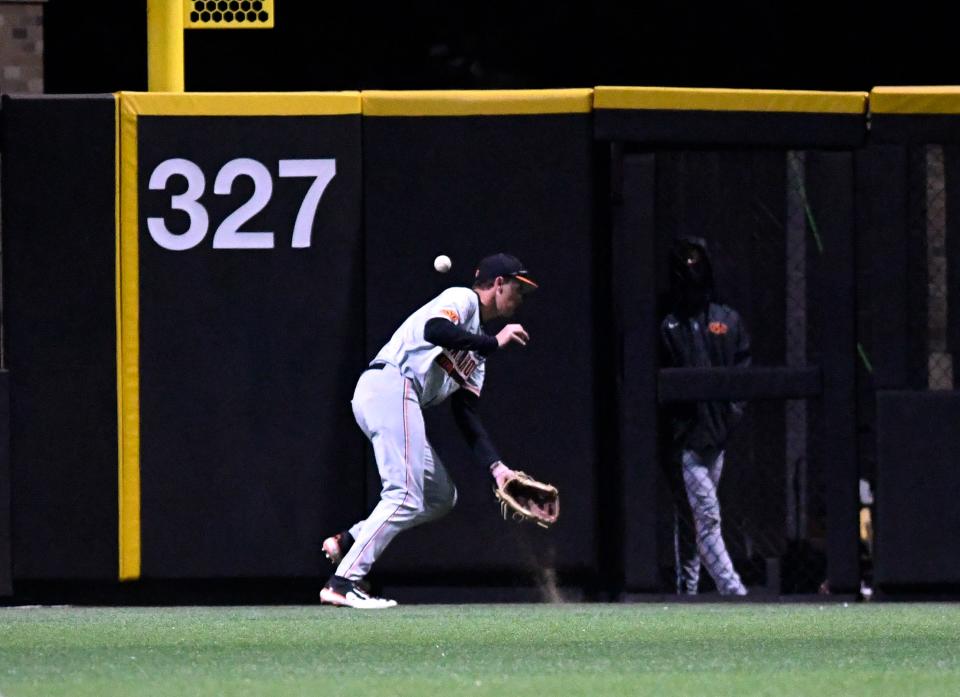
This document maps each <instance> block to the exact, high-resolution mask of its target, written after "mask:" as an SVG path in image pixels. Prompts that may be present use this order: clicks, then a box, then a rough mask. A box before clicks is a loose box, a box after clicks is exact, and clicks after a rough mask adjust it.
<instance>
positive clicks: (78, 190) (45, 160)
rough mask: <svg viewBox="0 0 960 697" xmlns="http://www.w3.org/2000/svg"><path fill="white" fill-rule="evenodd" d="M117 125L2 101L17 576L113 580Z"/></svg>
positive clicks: (80, 105) (102, 105)
mask: <svg viewBox="0 0 960 697" xmlns="http://www.w3.org/2000/svg"><path fill="white" fill-rule="evenodd" d="M115 116H116V105H115V100H114V97H112V96H110V95H105V96H77V97H10V96H6V97H4V99H3V120H4V127H3V267H4V268H3V270H4V274H3V291H4V293H3V299H4V330H5V337H4V339H5V342H6V362H7V368H8V369H9V371H10V447H11V475H12V479H11V490H12V512H13V569H14V577H15V578H28V579H47V578H74V579H109V578H116V575H117V388H116V371H117V362H116V360H117V359H116V347H117V338H116V332H115V326H116V315H115V313H116V309H115V307H116V306H115V298H116V284H115V276H114V266H115V256H116V236H115V228H116V205H115V203H116V188H115V186H116V182H115V179H114V171H115V166H116V148H115V141H116V137H115V122H116V119H115Z"/></svg>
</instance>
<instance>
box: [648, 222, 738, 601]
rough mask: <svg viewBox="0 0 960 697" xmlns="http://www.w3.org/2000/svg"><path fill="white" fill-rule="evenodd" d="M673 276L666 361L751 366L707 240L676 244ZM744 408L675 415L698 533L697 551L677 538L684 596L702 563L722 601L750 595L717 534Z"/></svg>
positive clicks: (699, 405)
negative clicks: (717, 286) (726, 465)
mask: <svg viewBox="0 0 960 697" xmlns="http://www.w3.org/2000/svg"><path fill="white" fill-rule="evenodd" d="M670 272H671V284H672V292H673V298H672V308H671V309H672V312H671V313H670V314H669V315H667V316H666V318H664V320H663V323H662V324H661V326H660V333H661V338H662V341H663V346H664V348H665V349H666V353H667V361H668V363H670V364H672V365H673V366H676V367H710V366H738V367H745V366H748V365H750V341H749V338H748V337H747V331H746V328H745V327H744V326H743V322H742V321H741V319H740V315H738V314H737V312H736V310H734V309H733V308H731V307H728V306H727V305H722V304H720V303H718V302H715V301H714V300H713V295H714V289H713V270H712V268H711V265H710V258H709V256H708V255H707V245H706V242H704V241H703V240H702V239H700V238H695V237H688V238H682V239H680V240H677V241H676V242H675V244H674V246H673V250H672V252H671V259H670ZM743 409H744V404H743V402H720V401H709V402H708V401H702V402H695V403H688V404H684V405H681V406H679V407H677V408H675V409H674V410H673V413H672V414H671V416H672V418H671V426H672V430H673V445H674V448H675V455H674V457H675V459H679V461H680V462H679V465H680V470H681V473H682V475H683V489H684V491H685V493H686V499H687V502H688V503H689V504H690V512H691V513H692V516H693V524H694V528H695V531H696V545H693V544H690V543H689V541H688V540H687V536H686V535H682V534H680V533H682V532H685V531H679V530H678V531H677V532H678V534H677V561H678V564H677V591H678V592H679V593H683V594H687V595H695V594H696V593H697V586H698V584H699V581H700V566H701V563H702V564H703V566H705V567H706V569H707V571H708V572H709V573H710V576H711V577H713V580H714V582H715V583H716V585H717V590H718V591H719V592H720V594H721V595H746V594H747V589H746V588H745V587H744V585H743V582H742V581H741V580H740V576H739V575H738V574H737V572H736V570H735V569H734V568H733V562H731V560H730V555H729V554H728V553H727V547H726V545H725V544H724V541H723V536H722V535H721V533H720V502H719V499H718V498H717V489H718V487H719V486H720V474H721V472H722V471H723V458H724V451H725V448H726V443H727V439H728V438H729V436H730V434H731V433H732V431H733V429H734V428H735V427H736V425H737V423H738V422H739V421H740V418H741V417H742V415H743ZM673 466H674V467H676V463H673ZM671 474H672V472H671ZM671 479H673V477H671ZM680 510H683V509H682V507H681V508H680Z"/></svg>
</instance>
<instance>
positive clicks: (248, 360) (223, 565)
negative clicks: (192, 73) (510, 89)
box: [122, 94, 364, 578]
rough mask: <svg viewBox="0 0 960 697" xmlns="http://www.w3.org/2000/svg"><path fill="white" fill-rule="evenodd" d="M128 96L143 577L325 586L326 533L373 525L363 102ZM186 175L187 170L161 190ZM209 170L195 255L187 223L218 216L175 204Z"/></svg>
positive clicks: (128, 460) (126, 240)
mask: <svg viewBox="0 0 960 697" xmlns="http://www.w3.org/2000/svg"><path fill="white" fill-rule="evenodd" d="M122 98H123V100H124V101H123V112H122V113H123V119H124V120H123V129H124V140H123V172H124V177H125V181H127V182H128V183H129V182H130V180H131V179H133V186H135V190H130V189H128V188H125V190H124V230H123V237H122V240H123V244H122V254H123V263H124V267H123V269H124V283H123V292H124V307H125V310H128V309H129V306H131V305H135V306H136V308H137V309H138V313H139V314H138V316H136V317H132V316H131V315H130V314H128V313H127V312H125V313H124V357H123V358H124V380H125V382H124V390H125V393H124V394H125V397H127V396H128V395H129V394H130V392H131V391H132V390H131V388H138V389H137V390H136V391H135V392H134V393H133V394H134V395H136V396H138V399H139V402H138V405H137V406H138V413H136V414H133V413H132V405H131V403H128V402H127V401H126V400H125V404H124V407H125V411H126V417H128V418H131V417H134V416H135V417H136V418H137V419H138V422H137V424H136V425H137V427H138V431H139V432H138V434H136V435H137V436H138V446H139V452H138V453H133V452H132V451H128V452H126V453H125V460H124V467H125V468H131V469H132V468H133V467H134V466H137V465H138V466H139V471H138V473H137V474H138V477H139V503H140V506H139V533H140V535H139V544H140V549H139V552H140V558H139V560H138V559H137V557H136V555H135V552H136V551H137V550H136V549H135V548H134V546H133V542H134V541H132V540H131V541H126V542H125V544H124V548H123V550H122V553H125V554H129V556H128V557H127V558H126V561H127V562H128V566H127V567H126V568H125V569H124V572H123V575H124V576H125V577H128V578H131V577H136V576H142V577H149V578H222V577H292V576H316V575H319V574H321V573H323V571H325V570H326V568H325V566H321V562H322V563H323V564H325V563H326V562H325V560H323V558H322V554H321V552H320V544H321V542H322V540H323V538H324V536H326V535H328V534H330V533H331V532H333V531H336V530H339V529H340V528H338V527H337V526H338V525H341V524H342V521H343V520H344V519H349V518H353V517H357V516H359V515H360V514H361V512H362V511H363V480H362V478H358V474H357V473H358V472H359V471H361V468H362V453H363V448H362V437H361V436H360V435H359V432H358V431H357V430H356V427H355V425H354V423H353V415H352V412H351V408H350V398H351V395H352V391H353V382H354V379H355V377H356V376H357V375H359V373H360V371H361V369H362V367H363V331H364V326H363V291H364V289H363V278H364V270H363V241H362V236H361V203H360V201H361V160H360V144H361V143H360V137H361V127H360V113H359V104H360V103H359V97H358V96H356V95H353V96H352V97H351V96H349V95H338V96H333V97H327V96H325V95H288V96H282V95H279V96H278V95H274V96H268V97H267V98H262V99H259V100H258V99H257V97H255V96H253V97H250V98H249V99H248V98H246V97H245V96H244V95H220V96H207V95H200V96H199V97H198V96H197V95H127V94H124V95H123V97H122ZM171 160H176V163H175V164H174V165H166V166H170V167H173V171H174V172H175V174H174V175H173V176H171V178H170V179H169V181H168V182H166V185H164V184H165V182H164V181H162V180H161V181H155V182H154V184H153V185H152V184H151V181H153V179H154V177H155V176H156V173H157V172H158V171H162V170H161V169H160V168H161V167H162V166H164V165H162V163H165V162H166V163H169V162H171ZM182 160H187V161H189V163H192V165H190V164H183V162H182ZM291 162H292V163H295V164H293V165H291V164H290V163H291ZM285 163H286V164H285ZM231 167H233V169H230V168H231ZM297 168H304V169H297ZM331 168H334V169H331ZM187 171H191V172H193V174H192V175H184V174H181V172H187ZM197 172H200V173H202V177H203V178H205V182H206V183H205V187H201V188H198V189H197V191H198V192H199V191H201V189H202V193H200V194H199V195H198V196H194V197H193V198H196V200H197V202H198V203H199V205H201V206H203V207H204V209H205V210H206V212H207V216H208V225H207V227H208V232H207V234H206V235H205V236H203V237H202V238H201V239H199V241H197V242H196V243H195V244H193V245H192V246H189V247H188V248H185V249H175V248H173V247H175V246H176V245H178V244H186V242H184V240H186V239H187V238H189V236H190V234H191V233H190V228H189V224H190V216H189V215H188V214H187V213H184V212H181V211H178V210H175V208H176V207H177V206H180V207H181V209H183V208H187V209H190V210H194V211H195V212H194V215H195V217H197V218H199V217H201V215H202V214H200V213H197V212H196V208H195V205H194V204H189V203H183V204H177V203H176V202H175V201H173V200H172V199H171V196H174V195H183V193H184V190H185V189H187V186H186V181H187V180H188V178H189V176H193V177H194V178H195V179H196V180H197V181H198V182H201V181H202V180H201V179H198V178H197V174H196V173H197ZM317 173H320V174H323V173H326V174H327V175H330V174H331V173H332V175H333V176H332V179H328V180H326V181H324V180H323V179H322V177H317V176H314V175H316V174H317ZM134 177H135V179H134ZM314 185H316V186H318V187H320V189H319V191H320V192H321V193H320V196H319V198H315V199H314V200H313V201H312V204H311V203H310V200H311V199H310V191H311V190H312V187H313V186H314ZM197 186H198V187H199V186H200V184H197ZM188 191H189V189H188ZM315 193H316V192H315ZM253 202H256V203H257V206H255V207H254V208H253V210H252V211H248V212H247V213H246V214H245V215H244V216H243V218H242V220H241V221H240V225H239V231H238V232H237V233H236V234H235V235H227V234H225V233H224V232H223V231H224V230H225V229H226V228H228V227H229V220H230V218H229V216H237V215H239V213H238V211H241V210H246V209H243V208H242V207H243V206H247V205H250V204H252V203H253ZM191 206H193V208H191ZM305 207H307V211H306V213H303V211H304V208H305ZM301 214H303V215H305V216H306V218H304V220H305V221H306V227H304V228H302V229H301V230H300V233H299V235H300V237H299V238H298V233H297V232H296V230H297V225H298V223H297V219H298V218H299V217H300V216H301ZM150 219H153V221H154V222H153V225H154V226H155V227H156V226H157V225H158V223H157V221H163V225H166V226H167V228H168V230H169V231H170V232H172V233H173V234H172V235H170V236H164V235H162V234H161V235H158V234H156V233H155V232H154V229H153V228H150V223H149V221H150ZM258 233H259V235H258ZM304 235H307V236H304ZM131 267H132V268H131ZM133 276H135V277H136V282H135V283H134V282H133V280H132V277H133ZM132 322H136V323H137V326H136V328H133V327H131V323H132ZM133 350H136V351H137V354H136V356H134V355H133V354H132V353H131V351H133ZM134 367H135V368H137V369H138V374H137V375H136V377H137V378H138V380H139V382H138V384H135V383H133V382H132V380H131V379H130V377H131V376H130V372H129V371H130V370H132V369H133V368H134ZM131 401H132V400H131ZM125 423H126V422H125ZM126 436H127V432H126V431H125V439H126ZM126 445H129V443H127V444H126ZM134 455H136V456H138V457H134ZM131 488H132V487H131ZM132 513H133V511H125V512H123V513H122V515H124V516H125V517H126V516H128V515H131V514H132ZM131 522H133V523H135V522H137V521H133V520H132V521H131ZM130 531H131V535H133V534H134V533H135V532H136V527H134V526H133V525H131V527H130ZM138 561H139V567H140V568H139V569H138V568H137V562H138Z"/></svg>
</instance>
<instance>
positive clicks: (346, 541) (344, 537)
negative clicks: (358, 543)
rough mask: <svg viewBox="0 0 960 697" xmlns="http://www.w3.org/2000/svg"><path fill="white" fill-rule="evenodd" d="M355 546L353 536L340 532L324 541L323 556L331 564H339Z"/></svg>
mask: <svg viewBox="0 0 960 697" xmlns="http://www.w3.org/2000/svg"><path fill="white" fill-rule="evenodd" d="M352 546H353V535H351V534H350V533H349V532H347V531H344V532H338V533H337V534H336V535H333V536H332V537H328V538H327V539H325V540H324V541H323V554H324V556H325V557H326V558H327V559H329V560H330V563H331V564H334V565H336V564H339V563H340V561H341V560H342V559H343V555H344V554H346V553H347V551H349V549H350V548H351V547H352Z"/></svg>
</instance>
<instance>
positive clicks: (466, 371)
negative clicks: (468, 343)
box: [437, 351, 478, 387]
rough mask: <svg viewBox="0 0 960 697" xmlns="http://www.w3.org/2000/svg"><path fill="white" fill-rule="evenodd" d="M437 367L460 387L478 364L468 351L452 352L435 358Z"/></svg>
mask: <svg viewBox="0 0 960 697" xmlns="http://www.w3.org/2000/svg"><path fill="white" fill-rule="evenodd" d="M437 365H439V366H440V367H441V368H443V370H444V372H446V374H447V375H449V376H450V377H451V378H453V379H454V381H455V382H456V383H457V384H458V385H460V386H461V387H462V386H463V385H464V384H466V382H467V380H469V379H470V376H471V375H473V372H474V371H475V370H476V369H477V365H478V363H477V360H476V358H474V357H473V354H472V353H471V352H470V351H453V352H451V353H449V354H448V353H446V352H444V353H441V354H440V355H439V356H437Z"/></svg>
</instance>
